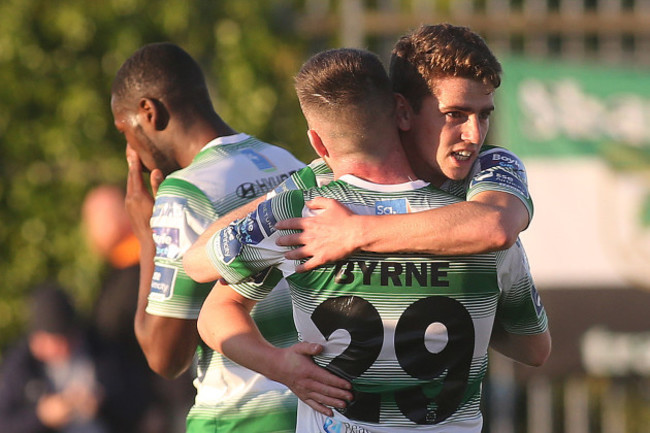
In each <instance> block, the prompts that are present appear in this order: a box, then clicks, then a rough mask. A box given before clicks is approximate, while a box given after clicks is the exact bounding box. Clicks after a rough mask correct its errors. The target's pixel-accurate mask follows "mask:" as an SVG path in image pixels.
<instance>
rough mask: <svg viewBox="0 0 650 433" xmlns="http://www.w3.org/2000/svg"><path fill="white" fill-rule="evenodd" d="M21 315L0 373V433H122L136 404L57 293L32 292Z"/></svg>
mask: <svg viewBox="0 0 650 433" xmlns="http://www.w3.org/2000/svg"><path fill="white" fill-rule="evenodd" d="M29 313H30V315H29V321H28V330H27V335H26V337H25V338H24V339H22V340H21V341H19V342H17V344H16V345H15V346H14V347H12V348H10V349H9V350H8V351H7V352H6V357H5V359H4V362H3V365H2V372H1V373H0V432H2V433H41V432H44V433H45V432H65V433H110V432H125V431H130V430H129V423H130V420H131V419H132V418H133V411H134V408H137V406H138V402H137V401H133V400H131V399H128V398H125V397H127V396H128V395H129V392H128V391H129V390H128V388H127V385H128V384H126V383H124V382H123V381H121V380H120V375H119V371H120V370H119V363H118V361H117V360H116V359H115V358H114V357H113V356H112V354H111V352H110V351H108V350H106V347H104V346H103V345H102V344H100V342H99V341H97V340H95V339H93V338H91V337H90V336H89V334H88V333H87V332H86V329H87V328H86V327H85V326H84V324H83V322H82V321H81V320H80V319H79V316H78V315H77V313H76V311H75V309H74V307H73V305H72V302H71V300H70V298H69V297H68V296H67V295H66V293H65V291H64V290H63V289H62V288H61V287H59V286H58V285H55V284H44V285H42V286H38V287H37V288H36V289H35V291H34V293H33V295H32V298H31V300H30V306H29Z"/></svg>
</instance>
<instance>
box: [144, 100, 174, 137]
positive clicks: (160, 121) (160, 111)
mask: <svg viewBox="0 0 650 433" xmlns="http://www.w3.org/2000/svg"><path fill="white" fill-rule="evenodd" d="M138 116H139V117H140V121H141V122H142V123H141V124H146V125H150V126H151V127H153V129H155V130H156V131H162V130H163V129H165V128H166V127H167V125H168V124H169V117H170V116H169V111H168V110H167V107H166V106H165V104H163V103H162V102H160V101H159V100H158V99H154V98H141V99H140V101H139V103H138Z"/></svg>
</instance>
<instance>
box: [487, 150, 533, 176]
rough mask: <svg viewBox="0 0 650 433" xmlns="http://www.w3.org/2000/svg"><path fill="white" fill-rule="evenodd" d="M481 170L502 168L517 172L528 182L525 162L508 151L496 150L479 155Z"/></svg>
mask: <svg viewBox="0 0 650 433" xmlns="http://www.w3.org/2000/svg"><path fill="white" fill-rule="evenodd" d="M479 164H480V167H481V168H480V170H481V171H483V170H485V169H489V168H493V167H502V168H506V169H510V170H512V171H514V172H516V173H517V174H518V175H519V176H522V177H523V180H524V182H525V181H526V169H525V168H524V164H523V162H521V160H520V159H519V158H518V157H517V155H515V154H514V153H512V152H510V151H508V150H506V149H496V150H492V151H488V152H485V153H482V154H481V155H479Z"/></svg>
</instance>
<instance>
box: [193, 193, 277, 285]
mask: <svg viewBox="0 0 650 433" xmlns="http://www.w3.org/2000/svg"><path fill="white" fill-rule="evenodd" d="M264 199H265V197H264V196H262V197H259V198H257V199H255V200H253V201H251V202H249V203H247V204H245V205H243V206H241V207H239V208H237V209H235V210H233V211H231V212H228V213H227V214H225V215H224V216H222V217H221V218H219V219H218V220H216V221H214V222H213V223H212V224H210V226H209V227H208V228H207V229H206V230H205V231H204V232H203V233H201V235H200V236H199V238H198V239H197V240H196V241H195V242H194V243H193V244H192V246H191V247H190V248H189V249H188V250H187V251H186V252H185V254H184V256H183V268H184V269H185V273H186V274H187V275H188V276H189V277H190V278H191V279H193V280H194V281H196V282H199V283H209V282H211V281H216V280H218V279H219V278H221V275H220V274H219V271H217V269H216V268H215V267H214V266H213V265H212V262H210V259H209V257H208V255H207V253H206V251H205V248H206V245H207V244H208V242H209V241H210V238H211V237H212V236H214V235H215V234H216V233H218V232H219V230H221V229H223V228H224V227H226V226H227V225H228V224H230V223H231V222H233V221H235V220H237V219H240V218H244V217H245V216H246V215H248V214H249V213H251V212H253V211H254V210H255V209H256V208H257V206H258V205H259V204H260V203H261V202H263V201H264Z"/></svg>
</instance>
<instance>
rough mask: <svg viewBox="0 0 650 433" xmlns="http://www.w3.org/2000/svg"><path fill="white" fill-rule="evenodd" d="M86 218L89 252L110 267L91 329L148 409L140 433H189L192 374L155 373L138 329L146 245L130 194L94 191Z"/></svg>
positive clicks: (84, 213)
mask: <svg viewBox="0 0 650 433" xmlns="http://www.w3.org/2000/svg"><path fill="white" fill-rule="evenodd" d="M82 219H83V226H84V230H85V234H86V239H87V241H88V244H89V247H90V248H91V250H93V251H94V252H95V253H96V254H98V255H99V256H100V257H101V258H102V259H103V260H104V261H105V262H106V269H105V273H104V275H103V278H102V287H101V289H100V291H99V293H98V296H97V299H96V302H95V306H94V309H93V314H92V322H91V325H92V328H93V332H94V333H95V334H96V335H97V336H98V337H99V338H101V339H102V340H103V341H105V342H107V343H108V344H110V345H111V346H112V347H113V349H114V351H115V353H116V354H118V355H119V357H120V358H121V361H122V365H123V368H124V370H125V371H124V372H123V376H124V377H126V378H127V379H128V380H129V381H130V383H132V384H133V386H132V388H134V389H133V391H134V392H136V393H137V395H138V396H139V397H138V398H139V399H140V400H141V403H142V404H144V405H145V406H146V407H145V411H144V412H143V413H142V414H141V416H140V420H139V422H138V427H137V429H136V431H137V432H138V433H175V432H181V431H184V430H185V416H186V415H187V412H188V410H189V408H190V407H191V405H192V398H193V395H194V388H193V386H192V385H191V380H190V379H189V377H190V376H189V373H187V375H184V376H183V377H179V378H177V379H175V380H173V381H169V380H166V379H163V378H162V377H160V376H158V375H156V374H155V373H154V372H153V371H152V370H151V369H149V366H148V365H147V361H146V358H145V357H144V354H143V353H142V350H141V349H140V346H139V345H138V342H137V340H136V338H135V333H134V330H133V320H134V316H135V310H136V304H137V296H138V284H139V280H138V279H139V275H140V267H139V251H140V246H139V243H138V240H137V238H136V237H135V235H134V234H133V232H132V231H131V225H130V222H129V218H128V215H127V214H126V211H125V208H124V190H123V189H122V188H121V187H118V186H114V185H101V186H98V187H95V188H94V189H92V190H90V191H89V192H88V194H87V195H86V198H85V200H84V203H83V207H82Z"/></svg>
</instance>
